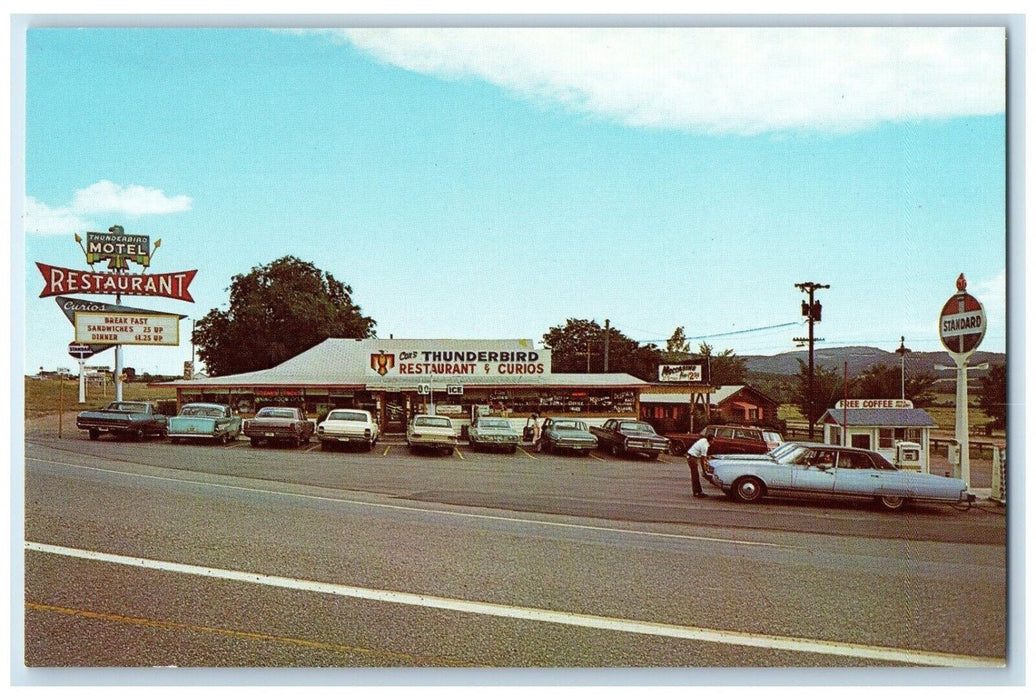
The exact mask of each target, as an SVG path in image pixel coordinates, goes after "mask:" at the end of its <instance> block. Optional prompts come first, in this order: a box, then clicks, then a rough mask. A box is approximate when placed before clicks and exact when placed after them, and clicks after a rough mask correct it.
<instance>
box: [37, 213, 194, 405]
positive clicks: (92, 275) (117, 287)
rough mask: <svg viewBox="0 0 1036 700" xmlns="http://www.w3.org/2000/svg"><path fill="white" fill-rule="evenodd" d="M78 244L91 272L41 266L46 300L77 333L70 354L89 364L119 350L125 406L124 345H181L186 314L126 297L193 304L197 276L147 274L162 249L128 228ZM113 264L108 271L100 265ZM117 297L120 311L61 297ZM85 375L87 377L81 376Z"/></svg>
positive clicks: (118, 390) (118, 383) (118, 380)
mask: <svg viewBox="0 0 1036 700" xmlns="http://www.w3.org/2000/svg"><path fill="white" fill-rule="evenodd" d="M75 240H76V243H78V244H79V248H80V249H81V250H82V251H83V254H84V255H85V256H86V263H87V265H89V266H90V271H89V272H87V271H85V270H72V269H68V268H64V267H55V266H53V265H47V264H45V263H41V262H37V263H36V267H38V268H39V270H40V274H41V275H43V279H44V287H43V291H42V292H40V297H41V298H43V297H51V296H57V297H58V304H59V306H60V307H61V309H62V311H64V312H65V315H66V316H67V317H68V320H69V321H71V322H72V324H73V326H74V327H75V342H74V343H73V345H72V346H69V354H70V355H72V356H73V357H76V358H77V359H80V360H85V359H86V357H85V352H86V351H87V349H88V350H90V351H91V352H92V353H97V352H102V351H104V350H106V349H108V348H110V347H114V348H115V371H114V376H115V400H116V401H121V400H122V369H123V367H122V365H123V362H122V347H123V346H124V345H179V343H180V333H179V328H180V327H179V323H180V320H181V319H183V318H185V316H183V315H181V314H169V313H162V312H159V311H149V310H147V309H130V308H127V307H122V306H121V304H122V296H123V295H126V296H146V297H165V298H167V299H176V300H178V301H187V302H193V301H194V299H193V298H192V297H191V294H190V291H189V287H190V284H191V281H192V280H193V279H194V276H195V275H196V274H197V272H198V271H197V270H187V271H184V272H168V273H164V274H145V273H146V272H147V270H148V268H149V267H150V266H151V262H152V261H153V260H154V257H155V253H156V252H158V249H159V247H160V246H161V245H162V241H161V239H159V240H156V241H155V244H154V246H152V245H151V239H150V238H149V237H148V236H141V235H134V234H127V233H126V232H125V230H124V229H123V228H122V226H118V225H115V226H112V227H111V228H109V229H108V232H107V233H99V232H92V231H91V232H87V234H86V245H85V246H84V245H83V239H82V238H81V237H80V236H79V234H78V233H77V234H75ZM101 263H107V271H104V272H100V271H97V270H95V269H94V265H97V264H101ZM130 263H133V264H135V265H139V266H141V267H142V268H143V270H142V272H141V274H130ZM73 293H79V294H101V295H109V294H111V295H114V296H115V305H114V306H113V305H109V304H101V303H98V302H89V301H86V300H83V299H75V298H72V297H66V296H59V295H65V294H73ZM80 375H82V372H80Z"/></svg>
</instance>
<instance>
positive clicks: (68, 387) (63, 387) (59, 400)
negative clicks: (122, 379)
mask: <svg viewBox="0 0 1036 700" xmlns="http://www.w3.org/2000/svg"><path fill="white" fill-rule="evenodd" d="M105 394H107V395H105ZM122 398H123V399H124V400H126V401H158V400H161V399H176V389H173V388H171V387H168V388H161V389H156V388H153V387H149V386H148V385H147V384H144V383H141V382H128V383H126V384H123V385H122ZM114 400H115V388H114V387H113V386H112V385H111V384H109V385H108V387H107V391H106V392H105V391H102V390H101V387H99V386H88V387H87V389H86V403H82V404H81V403H79V380H78V379H68V380H65V381H63V382H62V381H59V380H57V379H26V380H25V420H30V419H32V418H39V417H40V416H46V415H49V414H52V413H57V412H58V409H59V407H60V406H64V410H66V411H73V410H74V411H89V410H93V409H97V408H103V407H104V406H106V405H107V404H108V402H110V401H114Z"/></svg>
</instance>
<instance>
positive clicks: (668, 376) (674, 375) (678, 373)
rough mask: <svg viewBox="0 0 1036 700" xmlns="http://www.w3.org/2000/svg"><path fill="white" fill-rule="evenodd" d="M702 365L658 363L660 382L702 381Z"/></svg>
mask: <svg viewBox="0 0 1036 700" xmlns="http://www.w3.org/2000/svg"><path fill="white" fill-rule="evenodd" d="M702 377H703V373H702V365H700V364H698V365H659V366H658V381H660V382H685V383H686V382H699V383H700V382H702V381H703V379H702Z"/></svg>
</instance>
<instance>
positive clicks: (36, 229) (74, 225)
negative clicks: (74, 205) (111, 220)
mask: <svg viewBox="0 0 1036 700" xmlns="http://www.w3.org/2000/svg"><path fill="white" fill-rule="evenodd" d="M23 224H24V227H25V232H26V233H31V234H36V235H39V236H53V235H64V234H67V233H75V232H76V231H83V230H85V229H86V228H87V227H88V226H89V225H90V223H89V222H88V221H85V220H84V219H81V218H80V217H79V216H78V215H77V214H76V213H75V212H73V211H72V210H71V209H69V208H68V207H57V208H51V207H48V206H47V205H46V204H44V203H43V202H39V201H37V200H36V199H35V198H33V197H26V198H25V215H24V219H23Z"/></svg>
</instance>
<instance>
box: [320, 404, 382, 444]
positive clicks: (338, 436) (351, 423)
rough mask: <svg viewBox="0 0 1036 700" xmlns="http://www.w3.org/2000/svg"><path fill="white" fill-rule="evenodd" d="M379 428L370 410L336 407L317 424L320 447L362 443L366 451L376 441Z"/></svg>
mask: <svg viewBox="0 0 1036 700" xmlns="http://www.w3.org/2000/svg"><path fill="white" fill-rule="evenodd" d="M379 435H380V430H379V429H378V424H377V423H376V422H375V421H374V417H373V416H371V414H370V411H362V410H360V409H356V408H336V409H334V410H332V411H331V412H330V413H328V414H327V418H325V419H324V420H323V422H321V423H320V425H318V426H317V439H319V440H320V449H322V450H329V449H332V448H333V447H336V446H338V445H362V446H363V448H364V449H365V450H367V451H368V452H369V451H370V450H371V449H372V448H373V447H374V446H375V445H376V444H377V443H378V436H379Z"/></svg>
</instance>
